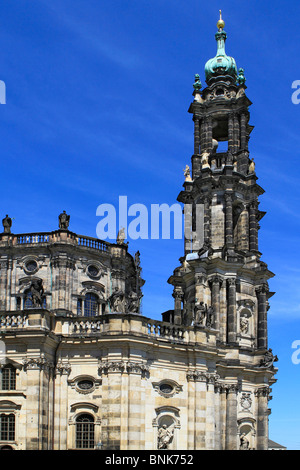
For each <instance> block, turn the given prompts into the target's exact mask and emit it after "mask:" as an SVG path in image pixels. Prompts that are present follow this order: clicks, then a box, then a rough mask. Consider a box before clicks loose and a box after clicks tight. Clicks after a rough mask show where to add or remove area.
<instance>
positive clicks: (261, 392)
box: [254, 387, 271, 398]
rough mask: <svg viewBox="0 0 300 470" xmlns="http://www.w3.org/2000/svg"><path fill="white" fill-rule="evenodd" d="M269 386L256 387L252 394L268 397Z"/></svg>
mask: <svg viewBox="0 0 300 470" xmlns="http://www.w3.org/2000/svg"><path fill="white" fill-rule="evenodd" d="M270 391H271V390H270V387H261V388H258V389H257V390H256V391H255V393H254V395H255V396H256V397H258V398H259V397H266V398H269V395H270Z"/></svg>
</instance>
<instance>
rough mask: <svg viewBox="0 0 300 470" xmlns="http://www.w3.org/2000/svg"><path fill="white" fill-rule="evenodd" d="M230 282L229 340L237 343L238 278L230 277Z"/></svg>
mask: <svg viewBox="0 0 300 470" xmlns="http://www.w3.org/2000/svg"><path fill="white" fill-rule="evenodd" d="M227 283H228V304H227V341H228V343H236V332H237V331H236V330H237V321H236V280H235V278H230V279H228V280H227Z"/></svg>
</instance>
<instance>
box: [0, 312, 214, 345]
mask: <svg viewBox="0 0 300 470" xmlns="http://www.w3.org/2000/svg"><path fill="white" fill-rule="evenodd" d="M27 328H42V329H48V330H49V331H53V332H54V333H55V334H58V335H63V336H66V337H67V336H78V335H79V336H86V337H93V336H102V335H105V336H114V335H129V336H131V335H133V336H144V337H149V338H153V339H155V340H158V341H166V342H176V343H206V344H209V343H210V344H211V345H213V344H215V340H216V331H215V330H211V329H207V328H197V327H194V326H189V327H187V326H178V325H173V324H170V323H167V322H163V321H159V320H153V319H150V318H147V317H143V316H142V315H138V314H122V313H110V314H106V315H101V316H95V317H84V316H60V315H58V314H56V315H55V314H54V313H52V312H49V311H48V310H46V309H34V308H33V309H28V310H26V311H23V312H22V311H18V312H15V311H14V312H5V313H3V314H2V315H0V332H1V330H2V331H3V330H8V329H14V330H17V329H27Z"/></svg>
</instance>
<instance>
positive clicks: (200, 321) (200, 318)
mask: <svg viewBox="0 0 300 470" xmlns="http://www.w3.org/2000/svg"><path fill="white" fill-rule="evenodd" d="M206 312H207V305H206V304H205V305H204V302H200V303H199V304H195V307H194V325H196V326H197V325H201V326H204V324H205V320H206Z"/></svg>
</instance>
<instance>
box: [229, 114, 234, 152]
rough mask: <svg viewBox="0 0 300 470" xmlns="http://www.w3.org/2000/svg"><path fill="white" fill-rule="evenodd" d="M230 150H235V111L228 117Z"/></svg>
mask: <svg viewBox="0 0 300 470" xmlns="http://www.w3.org/2000/svg"><path fill="white" fill-rule="evenodd" d="M228 150H229V151H231V152H232V151H233V113H231V114H229V117H228Z"/></svg>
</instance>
